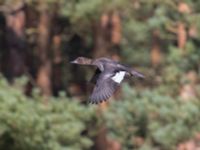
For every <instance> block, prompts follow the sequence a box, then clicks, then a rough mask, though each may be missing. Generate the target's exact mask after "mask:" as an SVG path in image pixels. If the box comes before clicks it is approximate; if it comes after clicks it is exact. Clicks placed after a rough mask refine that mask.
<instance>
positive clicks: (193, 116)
mask: <svg viewBox="0 0 200 150" xmlns="http://www.w3.org/2000/svg"><path fill="white" fill-rule="evenodd" d="M123 93H124V99H123V100H122V101H115V102H113V103H111V106H110V107H109V108H108V110H107V111H106V112H105V115H104V116H105V119H106V123H107V127H108V129H109V130H108V132H109V136H110V137H111V138H114V139H116V140H118V141H119V142H120V143H122V145H123V146H122V147H123V149H127V150H128V149H133V148H137V149H145V148H147V149H155V148H158V149H175V148H176V146H177V144H178V143H180V142H183V141H185V140H187V139H189V138H190V137H191V136H192V135H194V133H195V132H197V131H200V128H199V119H200V115H199V114H200V102H199V101H195V100H194V101H189V102H182V101H181V100H180V99H179V98H178V97H175V98H174V97H170V96H167V95H163V94H160V93H159V92H158V91H157V90H153V91H150V90H144V91H142V92H136V91H135V90H133V89H132V88H130V87H128V86H125V87H124V92H123ZM116 118H117V119H116ZM137 138H142V139H143V140H144V142H143V144H142V145H138V143H137Z"/></svg>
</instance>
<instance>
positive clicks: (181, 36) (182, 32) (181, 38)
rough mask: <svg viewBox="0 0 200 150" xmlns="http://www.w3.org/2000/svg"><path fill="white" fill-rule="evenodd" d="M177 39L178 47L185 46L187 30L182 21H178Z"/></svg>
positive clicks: (182, 47)
mask: <svg viewBox="0 0 200 150" xmlns="http://www.w3.org/2000/svg"><path fill="white" fill-rule="evenodd" d="M177 34H178V35H177V38H178V39H177V41H178V48H180V49H183V50H184V48H185V44H186V41H187V32H186V28H185V24H184V23H183V22H179V23H178V33H177Z"/></svg>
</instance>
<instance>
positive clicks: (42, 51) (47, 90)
mask: <svg viewBox="0 0 200 150" xmlns="http://www.w3.org/2000/svg"><path fill="white" fill-rule="evenodd" d="M40 6H41V11H40V18H39V25H38V34H39V35H38V48H37V50H38V51H37V52H38V59H39V68H38V73H37V84H38V86H39V87H40V88H41V91H42V94H43V95H44V96H45V97H47V98H48V97H49V96H50V95H51V69H52V67H51V61H50V57H49V55H50V46H49V44H50V21H51V15H50V13H49V11H48V10H47V6H46V2H43V1H42V0H41V1H40Z"/></svg>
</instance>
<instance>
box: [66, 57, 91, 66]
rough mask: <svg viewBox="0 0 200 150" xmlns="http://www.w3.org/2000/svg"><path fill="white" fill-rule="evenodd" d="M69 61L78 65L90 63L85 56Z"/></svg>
mask: <svg viewBox="0 0 200 150" xmlns="http://www.w3.org/2000/svg"><path fill="white" fill-rule="evenodd" d="M70 63H72V64H79V65H90V64H91V63H92V60H91V59H89V58H86V57H78V58H76V59H75V60H73V61H71V62H70Z"/></svg>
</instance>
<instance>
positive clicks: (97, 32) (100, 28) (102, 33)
mask: <svg viewBox="0 0 200 150" xmlns="http://www.w3.org/2000/svg"><path fill="white" fill-rule="evenodd" d="M93 28H94V40H95V41H94V44H95V45H94V54H93V55H94V57H95V58H98V57H103V56H107V55H110V54H109V49H110V46H111V30H110V28H111V22H110V16H109V15H108V14H103V15H102V16H101V20H100V22H95V24H94V26H93Z"/></svg>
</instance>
